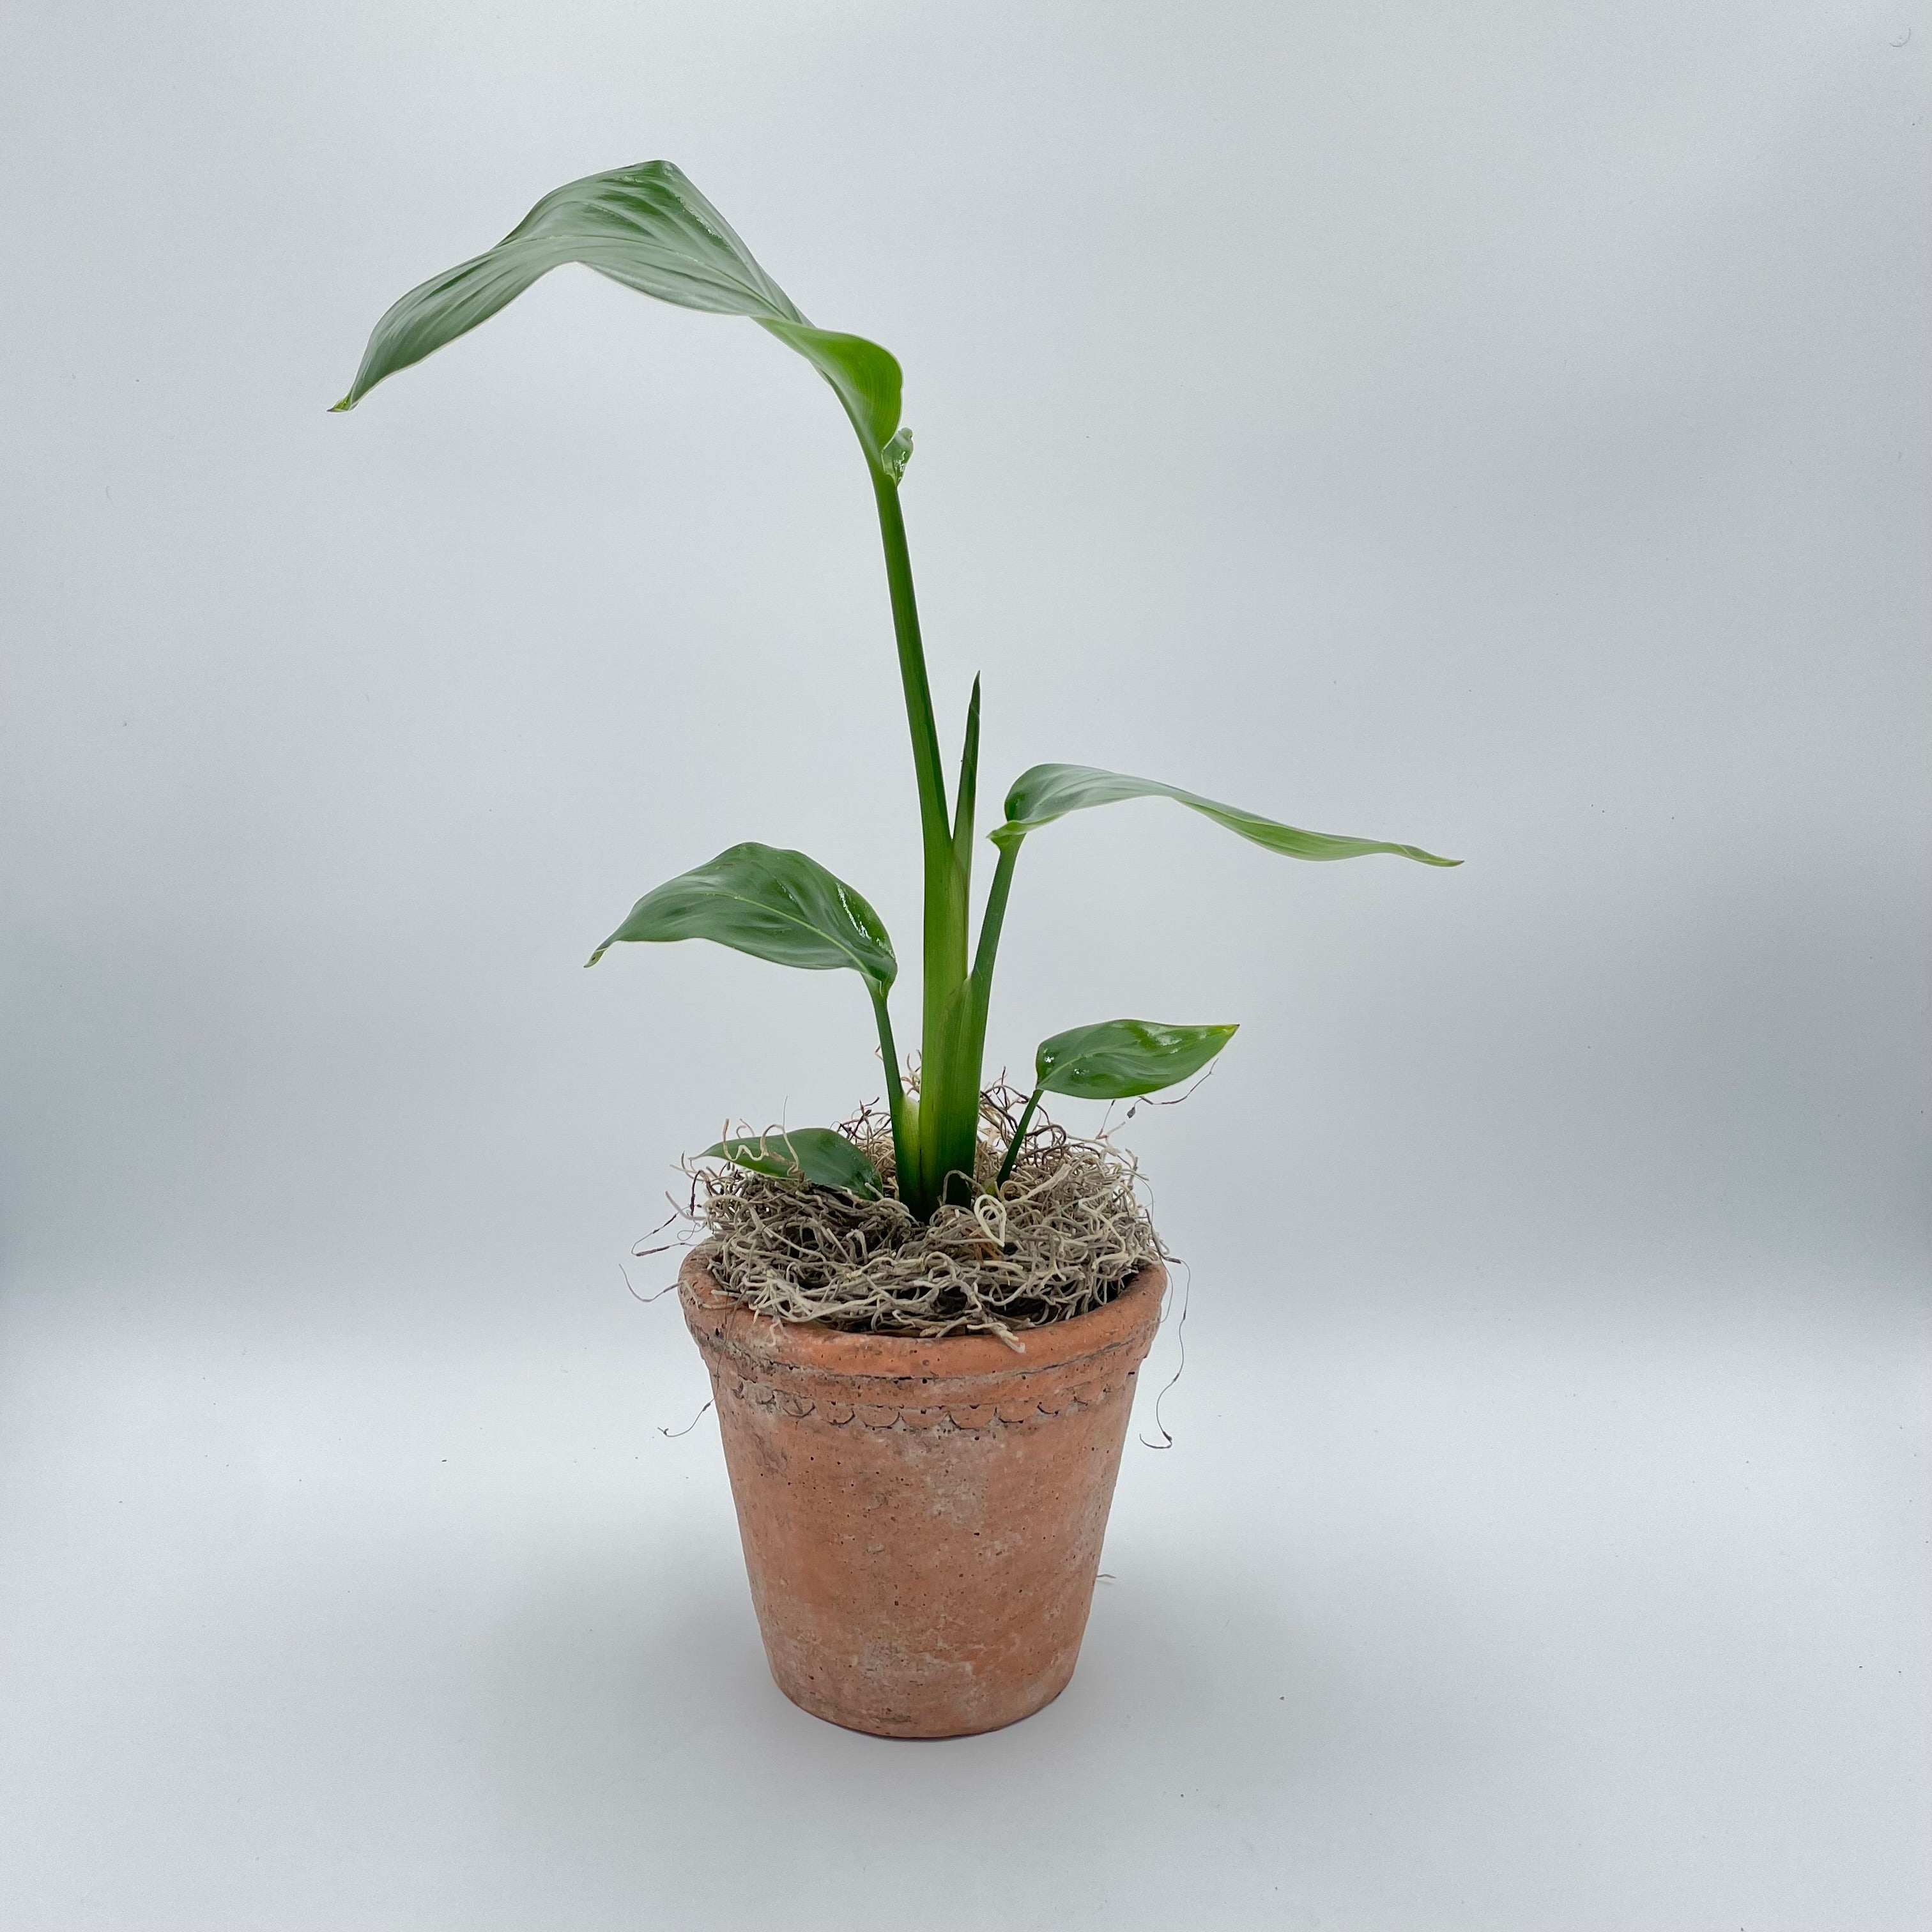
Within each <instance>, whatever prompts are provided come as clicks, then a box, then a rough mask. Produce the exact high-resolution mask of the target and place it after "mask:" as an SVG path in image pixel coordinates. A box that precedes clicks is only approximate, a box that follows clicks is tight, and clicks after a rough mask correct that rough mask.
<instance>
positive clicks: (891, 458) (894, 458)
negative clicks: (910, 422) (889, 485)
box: [879, 427, 912, 483]
mask: <svg viewBox="0 0 1932 1932" xmlns="http://www.w3.org/2000/svg"><path fill="white" fill-rule="evenodd" d="M911 460H912V431H910V430H909V429H907V428H903V427H901V428H900V429H899V431H898V433H897V434H895V436H894V437H893V438H892V441H891V442H889V443H887V444H886V446H885V448H884V449H882V450H880V452H879V461H880V464H881V465H882V466H883V468H884V469H885V472H886V475H888V476H889V477H890V478H892V481H894V482H895V483H896V482H898V480H899V479H900V478H901V477H902V476H903V475H904V474H905V473H906V465H907V463H910V461H911Z"/></svg>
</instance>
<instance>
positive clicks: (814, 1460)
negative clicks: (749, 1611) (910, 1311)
mask: <svg viewBox="0 0 1932 1932" xmlns="http://www.w3.org/2000/svg"><path fill="white" fill-rule="evenodd" d="M1166 1286H1167V1273H1166V1270H1165V1269H1164V1268H1162V1267H1161V1266H1160V1265H1159V1263H1154V1265H1151V1266H1149V1267H1148V1268H1145V1269H1144V1270H1143V1271H1142V1272H1141V1273H1140V1274H1139V1275H1137V1276H1136V1277H1135V1278H1134V1279H1133V1281H1131V1282H1130V1283H1129V1284H1128V1285H1127V1287H1126V1288H1125V1289H1124V1290H1123V1291H1122V1292H1121V1294H1120V1295H1118V1296H1117V1297H1116V1298H1115V1299H1114V1300H1113V1301H1111V1302H1109V1303H1108V1304H1107V1305H1106V1307H1103V1308H1098V1309H1096V1310H1094V1311H1093V1312H1092V1313H1091V1314H1087V1315H1082V1316H1076V1318H1075V1319H1073V1321H1071V1322H1052V1323H1049V1324H1047V1325H1044V1326H1043V1327H1040V1328H1028V1329H1025V1330H1022V1331H1019V1333H1020V1336H1021V1339H1022V1340H1023V1341H1024V1342H1025V1353H1024V1354H1016V1353H1015V1352H1013V1350H1012V1349H1009V1348H1008V1347H1007V1346H1006V1345H1005V1344H1004V1343H1003V1342H1001V1340H999V1339H998V1337H996V1336H992V1335H956V1336H948V1337H944V1339H942V1340H938V1341H922V1340H919V1339H917V1338H916V1337H909V1336H898V1335H872V1334H853V1333H849V1332H847V1331H843V1330H840V1329H836V1328H826V1327H824V1326H823V1325H820V1324H819V1323H817V1322H770V1321H765V1320H761V1319H758V1318H757V1317H756V1316H753V1315H752V1314H751V1313H750V1312H749V1311H748V1310H746V1309H745V1308H744V1307H741V1306H740V1305H739V1304H737V1303H736V1302H733V1301H727V1300H726V1299H725V1298H724V1296H723V1295H721V1293H720V1292H718V1287H717V1284H716V1283H715V1282H714V1281H713V1280H712V1278H711V1276H710V1275H709V1273H707V1272H706V1268H705V1266H704V1262H703V1254H702V1251H701V1250H700V1252H699V1253H696V1254H694V1255H692V1256H691V1257H690V1258H689V1259H688V1260H687V1261H686V1262H685V1264H684V1267H683V1269H682V1271H681V1273H680V1274H679V1298H680V1299H681V1300H682V1303H683V1305H684V1314H685V1322H687V1323H688V1325H689V1327H690V1329H691V1334H692V1336H693V1337H694V1339H695V1340H696V1341H697V1346H698V1347H699V1349H700V1350H701V1351H702V1352H703V1356H704V1360H705V1363H706V1366H707V1367H709V1370H710V1371H711V1385H712V1390H713V1391H714V1392H715V1397H716V1400H717V1405H718V1421H719V1424H720V1425H721V1429H722V1432H723V1435H724V1460H725V1464H726V1466H727V1469H729V1470H730V1476H731V1493H732V1496H733V1499H735V1501H736V1504H737V1508H738V1528H739V1533H740V1535H742V1538H743V1540H744V1545H745V1569H746V1570H747V1571H748V1573H749V1574H750V1577H751V1601H752V1603H753V1604H754V1607H756V1609H757V1613H758V1628H759V1629H760V1631H762V1632H763V1636H764V1640H765V1654H766V1656H767V1657H768V1658H769V1659H770V1660H771V1667H772V1676H773V1677H774V1678H775V1679H777V1680H778V1688H779V1689H780V1690H781V1691H783V1692H784V1694H785V1695H786V1696H787V1697H789V1698H790V1700H792V1702H793V1703H795V1704H797V1705H799V1706H801V1707H802V1709H805V1710H807V1711H809V1712H811V1713H812V1714H813V1715H814V1716H815V1717H820V1718H827V1719H829V1721H831V1722H832V1723H833V1724H843V1725H844V1726H846V1727H847V1728H848V1729H850V1730H856V1731H870V1732H871V1733H874V1734H875V1735H877V1736H880V1737H892V1738H950V1737H959V1736H964V1735H965V1734H966V1733H970V1732H974V1731H992V1730H998V1729H999V1727H1001V1725H1003V1724H1013V1723H1016V1722H1017V1721H1019V1719H1020V1718H1025V1717H1030V1716H1031V1715H1032V1714H1033V1713H1034V1712H1035V1711H1037V1710H1038V1709H1040V1707H1041V1706H1043V1704H1046V1703H1051V1702H1052V1700H1053V1699H1054V1698H1055V1697H1058V1695H1059V1694H1060V1693H1061V1691H1063V1690H1064V1689H1065V1688H1066V1686H1067V1679H1069V1678H1070V1677H1071V1676H1073V1666H1074V1664H1075V1661H1076V1659H1077V1658H1079V1654H1080V1640H1081V1637H1082V1635H1083V1634H1084V1633H1085V1630H1086V1628H1087V1612H1088V1606H1089V1605H1090V1604H1091V1602H1092V1601H1093V1595H1094V1575H1095V1573H1096V1572H1097V1571H1098V1569H1099V1568H1100V1539H1101V1538H1102V1536H1103V1535H1104V1534H1105V1532H1106V1527H1107V1511H1108V1507H1109V1505H1110V1504H1111V1503H1112V1500H1113V1495H1114V1478H1115V1472H1116V1471H1117V1470H1118V1468H1119V1466H1120V1460H1121V1444H1122V1442H1123V1441H1124V1439H1125V1437H1126V1435H1127V1414H1128V1411H1129V1409H1130V1407H1131V1406H1132V1405H1133V1393H1134V1379H1135V1376H1136V1373H1137V1372H1138V1370H1139V1367H1140V1364H1141V1362H1142V1359H1143V1358H1144V1357H1145V1355H1146V1354H1147V1352H1148V1347H1149V1346H1150V1345H1151V1343H1152V1342H1153V1340H1154V1331H1155V1329H1156V1328H1157V1327H1158V1326H1159V1325H1160V1308H1161V1298H1162V1296H1163V1293H1164V1292H1165V1291H1166Z"/></svg>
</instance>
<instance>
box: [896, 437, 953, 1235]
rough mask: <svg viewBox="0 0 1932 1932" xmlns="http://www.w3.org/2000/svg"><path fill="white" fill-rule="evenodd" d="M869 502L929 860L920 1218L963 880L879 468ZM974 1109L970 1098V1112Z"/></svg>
mask: <svg viewBox="0 0 1932 1932" xmlns="http://www.w3.org/2000/svg"><path fill="white" fill-rule="evenodd" d="M872 493H873V496H874V498H875V499H876V500H877V504H878V511H879V535H880V540H881V541H882V542H883V544H884V547H885V553H886V585H887V587H888V588H889V590H890V592H891V593H892V631H893V634H894V636H895V638H896V639H897V640H898V656H899V679H900V682H901V684H902V685H904V690H905V706H906V723H907V726H908V727H909V728H910V731H911V733H912V760H913V774H914V775H915V776H916V778H917V779H918V781H919V831H920V843H921V845H922V850H923V851H924V854H925V860H926V863H925V933H924V940H925V948H924V950H925V961H924V964H925V986H924V988H923V989H922V1001H921V1008H922V1011H921V1021H922V1024H921V1027H920V1031H919V1079H920V1092H919V1130H918V1147H917V1149H916V1166H912V1167H910V1168H907V1169H906V1170H904V1173H903V1174H902V1175H901V1196H902V1197H903V1198H904V1200H905V1202H906V1204H907V1206H909V1207H910V1208H911V1209H912V1211H913V1213H914V1214H916V1215H918V1216H919V1218H920V1219H921V1220H926V1219H927V1218H929V1217H930V1215H931V1214H932V1210H933V1208H935V1206H936V1205H938V1201H939V1199H940V1196H941V1193H942V1191H943V1190H944V1183H945V1180H946V1166H945V1156H946V1153H947V1145H948V1142H947V1136H946V1135H945V1131H944V1130H945V1128H946V1127H947V1121H948V1119H949V1117H950V1112H951V1110H952V1109H951V1097H950V1092H949V1089H950V1087H951V1086H952V1085H953V1084H955V1083H954V1082H953V1080H952V1079H950V1077H949V1076H950V1072H951V1068H952V1063H953V1060H954V1059H955V1058H956V1049H955V1043H954V1041H953V1037H952V1034H953V1029H952V1028H951V1027H950V1025H949V1023H948V1020H949V1013H950V1011H951V1010H952V1009H953V1006H954V998H955V995H956V992H957V991H958V989H959V988H960V987H961V986H962V985H963V984H964V983H965V979H966V919H967V890H966V888H967V884H968V876H969V875H966V874H962V870H961V868H959V866H958V865H956V863H955V862H954V855H953V828H952V826H951V825H950V823H948V822H947V809H946V780H945V778H944V774H943V773H942V772H941V769H940V756H939V732H938V727H937V726H936V725H935V724H934V722H933V716H932V687H931V685H929V682H927V679H926V649H925V646H924V644H923V643H922V642H921V640H920V637H919V603H918V600H917V598H916V597H915V595H913V582H912V558H911V556H910V553H909V552H908V550H907V547H906V534H905V518H904V515H903V514H902V513H901V511H900V508H899V496H898V485H897V484H895V482H894V481H892V478H891V477H890V476H889V475H887V474H886V472H885V471H884V470H883V469H880V468H879V467H878V466H877V465H876V464H874V466H873V469H872ZM977 1101H978V1096H977V1094H975V1095H974V1107H975V1112H976V1114H977ZM969 1166H970V1163H969Z"/></svg>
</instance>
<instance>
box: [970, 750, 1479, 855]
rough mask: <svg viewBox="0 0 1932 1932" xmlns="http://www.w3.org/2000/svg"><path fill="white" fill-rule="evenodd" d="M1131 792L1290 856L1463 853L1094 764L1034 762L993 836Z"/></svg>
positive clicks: (999, 838)
mask: <svg viewBox="0 0 1932 1932" xmlns="http://www.w3.org/2000/svg"><path fill="white" fill-rule="evenodd" d="M1127 798H1171V799H1174V800H1175V802H1177V803H1178V804H1181V805H1186V806H1187V808H1188V809H1189V810H1190V811H1198V812H1199V813H1200V814H1202V817H1206V818H1211V819H1212V820H1214V822H1215V823H1216V824H1217V825H1225V826H1226V827H1227V828H1228V829H1229V831H1230V832H1239V833H1240V834H1241V836H1242V837H1243V838H1251V839H1253V841H1254V842H1255V843H1256V844H1257V845H1265V846H1266V847H1268V850H1270V851H1271V852H1282V853H1286V854H1287V855H1288V856H1289V857H1290V858H1291V859H1359V858H1361V857H1363V856H1365V855H1366V854H1367V853H1371V852H1392V853H1395V854H1396V856H1397V857H1398V858H1403V859H1418V860H1420V861H1421V863H1422V864H1424V865H1460V864H1461V863H1462V860H1461V859H1439V858H1438V857H1437V856H1436V854H1435V853H1433V852H1425V851H1424V850H1423V849H1422V848H1421V846H1419V845H1391V844H1386V843H1385V842H1384V841H1382V840H1381V839H1379V838H1339V837H1337V836H1336V835H1334V834H1333V833H1331V832H1304V831H1302V830H1301V829H1299V827H1298V826H1292V825H1282V824H1279V823H1277V822H1276V821H1275V820H1274V819H1272V818H1263V817H1261V816H1260V814H1259V813H1256V812H1252V811H1241V810H1240V809H1238V808H1237V807H1235V806H1234V805H1217V803H1216V802H1214V799H1211V798H1202V796H1200V795H1199V793H1195V792H1191V791H1183V790H1181V788H1180V787H1179V786H1178V785H1171V784H1161V783H1160V781H1158V780H1157V779H1154V778H1129V777H1127V776H1126V775H1124V773H1122V772H1103V771H1097V770H1095V769H1094V767H1093V766H1091V765H1035V766H1034V768H1033V769H1032V770H1031V771H1030V772H1022V773H1021V775H1020V776H1019V778H1017V779H1016V781H1014V784H1013V789H1012V790H1010V792H1008V793H1007V822H1006V823H1005V824H1004V825H1002V826H999V827H998V829H996V830H995V831H994V832H992V834H991V836H992V839H993V841H994V843H995V844H998V845H1000V846H1002V847H1005V846H1011V845H1017V844H1019V841H1021V840H1022V838H1025V836H1026V835H1027V834H1028V832H1037V831H1038V830H1039V829H1040V826H1043V825H1051V824H1052V823H1053V821H1054V820H1055V819H1056V818H1064V817H1066V816H1067V814H1068V813H1069V812H1070V811H1085V810H1086V808H1088V806H1089V805H1115V804H1118V802H1120V801H1121V799H1127Z"/></svg>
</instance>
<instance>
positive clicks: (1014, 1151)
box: [993, 1087, 1046, 1194]
mask: <svg viewBox="0 0 1932 1932" xmlns="http://www.w3.org/2000/svg"><path fill="white" fill-rule="evenodd" d="M1045 1092H1046V1088H1044V1087H1036V1088H1034V1090H1033V1097H1032V1098H1031V1100H1028V1102H1027V1103H1026V1110H1025V1112H1023V1113H1022V1115H1020V1124H1019V1126H1018V1127H1016V1128H1015V1129H1014V1130H1013V1145H1011V1146H1010V1147H1009V1148H1007V1157H1006V1159H1005V1160H1003V1161H1001V1163H1000V1178H998V1180H997V1181H995V1182H994V1183H993V1192H994V1193H995V1194H997V1193H999V1191H1000V1190H1001V1188H1003V1187H1005V1186H1006V1184H1007V1182H1008V1181H1010V1180H1011V1179H1012V1178H1013V1163H1014V1162H1015V1161H1016V1160H1019V1157H1020V1142H1022V1141H1023V1140H1025V1139H1026V1130H1027V1129H1028V1127H1031V1126H1032V1124H1033V1110H1034V1109H1035V1108H1036V1107H1037V1106H1039V1105H1040V1096H1041V1095H1042V1094H1044V1093H1045Z"/></svg>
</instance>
